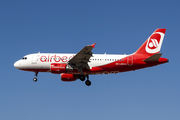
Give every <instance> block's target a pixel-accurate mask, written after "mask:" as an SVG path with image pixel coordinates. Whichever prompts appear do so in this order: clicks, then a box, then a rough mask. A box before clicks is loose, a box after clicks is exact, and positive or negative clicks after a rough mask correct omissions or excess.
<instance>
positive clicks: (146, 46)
mask: <svg viewBox="0 0 180 120" xmlns="http://www.w3.org/2000/svg"><path fill="white" fill-rule="evenodd" d="M165 31H166V29H157V30H155V31H154V32H153V34H152V35H151V36H150V37H149V38H148V39H147V40H146V41H145V42H144V43H143V44H142V46H141V47H140V48H139V49H138V50H137V51H136V52H134V53H132V54H129V55H118V54H93V53H92V49H93V48H94V47H95V44H96V43H94V44H92V45H88V46H85V47H84V48H83V49H82V50H81V51H79V52H78V53H77V54H60V53H35V54H29V55H25V56H24V57H23V58H22V59H20V60H18V61H16V62H15V63H14V67H15V68H17V69H20V70H24V71H32V72H35V78H33V80H34V82H36V81H37V75H38V73H39V72H50V73H54V74H61V80H62V81H66V82H70V81H76V80H77V79H80V80H81V81H85V79H86V81H85V84H86V85H87V86H90V85H91V82H90V80H89V75H97V74H110V73H115V74H116V73H120V72H127V71H134V70H137V69H142V68H146V67H152V66H156V65H159V64H163V63H166V62H168V59H166V58H162V57H161V55H162V53H159V52H160V49H161V45H162V42H163V39H164V35H165Z"/></svg>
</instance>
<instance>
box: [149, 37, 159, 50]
mask: <svg viewBox="0 0 180 120" xmlns="http://www.w3.org/2000/svg"><path fill="white" fill-rule="evenodd" d="M158 45H159V43H158V41H157V40H156V39H151V42H149V47H150V48H153V47H154V48H157V47H158Z"/></svg>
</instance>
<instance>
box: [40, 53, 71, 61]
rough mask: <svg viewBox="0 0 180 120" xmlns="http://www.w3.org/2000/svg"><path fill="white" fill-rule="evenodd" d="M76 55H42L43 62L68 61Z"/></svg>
mask: <svg viewBox="0 0 180 120" xmlns="http://www.w3.org/2000/svg"><path fill="white" fill-rule="evenodd" d="M73 57H74V55H71V56H62V57H61V56H58V55H53V56H51V55H48V56H46V55H43V56H41V57H40V61H41V62H68V60H70V59H71V58H73Z"/></svg>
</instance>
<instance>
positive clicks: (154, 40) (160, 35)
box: [135, 29, 166, 56]
mask: <svg viewBox="0 0 180 120" xmlns="http://www.w3.org/2000/svg"><path fill="white" fill-rule="evenodd" d="M165 32H166V29H156V30H155V31H154V32H153V34H152V35H151V36H150V37H149V38H148V39H147V40H146V41H145V42H144V43H143V44H142V46H141V47H140V48H139V49H138V50H137V51H136V52H135V54H144V55H147V56H151V55H154V54H156V53H159V51H160V50H161V45H162V42H163V39H164V35H165Z"/></svg>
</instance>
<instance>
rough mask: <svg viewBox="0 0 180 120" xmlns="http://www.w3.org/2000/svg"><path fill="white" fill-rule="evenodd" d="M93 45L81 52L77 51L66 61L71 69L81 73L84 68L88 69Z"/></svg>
mask: <svg viewBox="0 0 180 120" xmlns="http://www.w3.org/2000/svg"><path fill="white" fill-rule="evenodd" d="M95 44H96V43H94V44H92V45H87V46H85V47H84V48H83V49H82V50H81V51H79V52H78V53H77V54H76V55H75V56H74V57H73V58H72V59H70V60H69V61H68V64H69V65H71V66H72V67H73V68H76V69H78V71H80V72H82V70H83V69H84V68H86V69H90V68H89V65H88V62H89V59H90V57H92V52H91V51H92V49H93V48H94V47H95Z"/></svg>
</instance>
